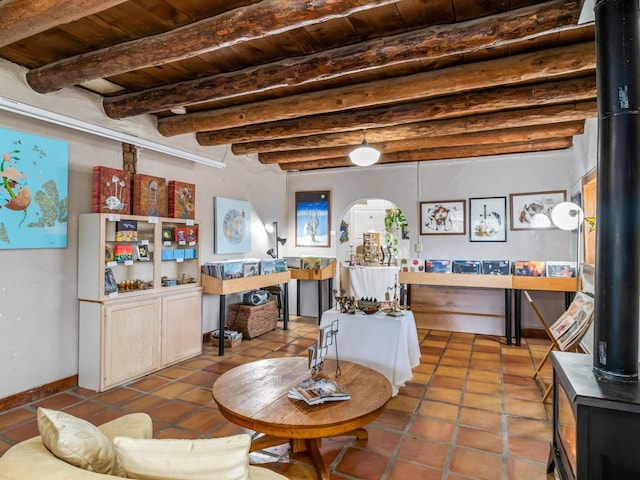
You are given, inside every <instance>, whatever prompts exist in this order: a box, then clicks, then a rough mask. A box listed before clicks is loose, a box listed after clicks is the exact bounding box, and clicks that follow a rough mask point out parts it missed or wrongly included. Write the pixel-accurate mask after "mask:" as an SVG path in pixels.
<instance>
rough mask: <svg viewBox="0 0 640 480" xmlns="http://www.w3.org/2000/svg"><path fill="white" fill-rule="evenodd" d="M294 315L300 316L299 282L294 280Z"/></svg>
mask: <svg viewBox="0 0 640 480" xmlns="http://www.w3.org/2000/svg"><path fill="white" fill-rule="evenodd" d="M296 315H298V316H300V280H296Z"/></svg>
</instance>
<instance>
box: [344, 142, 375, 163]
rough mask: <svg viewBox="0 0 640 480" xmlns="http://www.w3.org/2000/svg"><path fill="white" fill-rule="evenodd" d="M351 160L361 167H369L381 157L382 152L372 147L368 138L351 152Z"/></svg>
mask: <svg viewBox="0 0 640 480" xmlns="http://www.w3.org/2000/svg"><path fill="white" fill-rule="evenodd" d="M349 158H350V159H351V162H352V163H353V164H355V165H358V166H359V167H368V166H370V165H373V164H374V163H376V162H377V161H378V159H379V158H380V152H379V151H378V150H376V149H375V148H373V147H370V146H369V144H368V143H367V141H366V140H363V141H362V144H361V145H360V146H359V147H358V148H356V149H355V150H354V151H352V152H351V153H350V154H349Z"/></svg>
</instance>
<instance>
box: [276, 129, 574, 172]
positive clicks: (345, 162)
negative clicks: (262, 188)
mask: <svg viewBox="0 0 640 480" xmlns="http://www.w3.org/2000/svg"><path fill="white" fill-rule="evenodd" d="M572 145H573V138H571V137H569V138H564V139H552V140H541V141H538V142H523V143H515V144H494V145H486V146H481V147H473V146H470V147H450V148H436V149H433V150H431V151H421V152H404V154H403V153H396V154H389V155H382V156H381V157H380V160H379V161H378V164H380V165H384V164H387V165H388V164H395V163H407V162H425V161H435V160H450V159H465V158H475V157H484V156H489V155H505V154H514V153H532V152H543V151H550V150H563V149H565V148H569V147H571V146H572ZM338 167H356V166H355V165H354V164H353V163H351V161H349V159H348V158H334V159H329V160H318V161H311V162H298V163H284V164H280V169H281V170H284V171H304V170H317V169H322V168H338ZM360 168H365V167H360Z"/></svg>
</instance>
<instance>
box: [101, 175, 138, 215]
mask: <svg viewBox="0 0 640 480" xmlns="http://www.w3.org/2000/svg"><path fill="white" fill-rule="evenodd" d="M91 188H92V192H91V211H92V212H93V213H120V214H123V215H128V214H130V213H131V201H130V198H131V174H130V173H129V172H125V171H124V170H118V169H115V168H107V167H93V170H92V179H91Z"/></svg>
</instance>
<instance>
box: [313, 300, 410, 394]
mask: <svg viewBox="0 0 640 480" xmlns="http://www.w3.org/2000/svg"><path fill="white" fill-rule="evenodd" d="M403 314H404V315H403V316H401V317H392V316H390V315H387V314H386V313H384V312H378V313H374V314H372V315H366V314H364V313H363V312H361V311H359V310H358V311H357V313H356V314H355V315H349V314H346V313H340V312H338V310H336V309H331V310H327V311H325V312H324V313H323V314H322V319H321V321H320V328H322V327H324V326H327V325H330V324H331V322H333V321H334V320H336V319H337V320H338V335H337V343H338V357H339V359H340V360H347V361H350V362H355V363H359V364H361V365H364V366H366V367H369V368H371V369H373V370H375V371H377V372H379V373H381V374H383V375H384V376H385V377H386V378H387V379H388V380H389V381H390V382H391V386H392V387H393V394H394V395H396V394H397V393H398V389H399V388H400V387H402V386H403V385H404V384H405V382H408V381H409V380H411V378H412V377H413V373H412V371H411V369H412V368H414V367H417V366H418V365H419V364H420V345H419V343H418V332H417V330H416V322H415V319H414V317H413V312H411V311H410V310H405V311H403ZM327 356H328V357H330V358H335V347H334V346H333V345H331V346H330V347H329V351H328V352H327Z"/></svg>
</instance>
